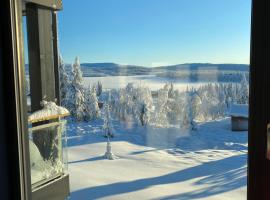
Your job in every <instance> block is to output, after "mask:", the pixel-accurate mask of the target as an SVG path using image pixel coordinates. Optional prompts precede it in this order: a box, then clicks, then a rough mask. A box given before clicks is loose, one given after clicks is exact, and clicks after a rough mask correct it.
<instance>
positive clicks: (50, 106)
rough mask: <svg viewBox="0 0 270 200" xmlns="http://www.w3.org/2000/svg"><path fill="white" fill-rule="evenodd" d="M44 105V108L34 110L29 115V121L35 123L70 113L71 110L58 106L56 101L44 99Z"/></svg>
mask: <svg viewBox="0 0 270 200" xmlns="http://www.w3.org/2000/svg"><path fill="white" fill-rule="evenodd" d="M42 105H43V107H44V108H43V109H41V110H38V111H36V112H33V113H32V114H31V115H30V116H29V117H28V121H29V122H31V123H33V122H38V121H44V120H48V119H53V118H58V117H65V116H68V115H69V111H68V110H67V109H66V108H64V107H61V106H57V105H56V104H55V103H54V102H48V101H42Z"/></svg>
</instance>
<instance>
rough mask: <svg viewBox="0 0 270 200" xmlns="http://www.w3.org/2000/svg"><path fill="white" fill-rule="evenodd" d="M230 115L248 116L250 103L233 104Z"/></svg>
mask: <svg viewBox="0 0 270 200" xmlns="http://www.w3.org/2000/svg"><path fill="white" fill-rule="evenodd" d="M230 115H231V116H234V117H246V118H248V105H247V104H232V105H231V110H230Z"/></svg>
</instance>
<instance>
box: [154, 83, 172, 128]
mask: <svg viewBox="0 0 270 200" xmlns="http://www.w3.org/2000/svg"><path fill="white" fill-rule="evenodd" d="M168 91H169V88H168V85H165V86H164V88H162V89H160V90H158V97H157V104H156V108H155V116H154V118H153V120H154V123H155V125H156V126H159V127H165V126H167V125H168V118H167V114H168V110H169V109H168Z"/></svg>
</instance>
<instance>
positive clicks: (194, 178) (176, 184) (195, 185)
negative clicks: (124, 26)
mask: <svg viewBox="0 0 270 200" xmlns="http://www.w3.org/2000/svg"><path fill="white" fill-rule="evenodd" d="M102 125H103V122H102V121H101V120H95V121H91V122H88V123H87V122H81V123H76V124H75V123H70V124H69V125H68V129H67V130H68V146H69V147H68V158H69V173H70V185H71V199H72V200H81V199H91V200H93V199H109V200H126V199H143V200H146V199H152V200H160V199H162V200H167V199H168V200H171V199H177V200H189V199H207V200H208V199H210V200H211V199H213V200H214V199H215V200H216V199H218V200H229V199H237V200H241V199H246V192H247V191H246V184H247V182H246V178H247V177H246V173H247V171H246V170H247V163H246V159H247V134H234V133H233V132H232V131H231V130H230V120H229V118H225V119H222V120H219V121H211V122H206V123H200V124H198V130H197V131H186V132H184V131H181V130H179V128H177V127H175V128H174V127H171V128H153V127H149V126H146V127H142V126H137V125H136V124H132V123H131V124H127V123H121V122H118V121H113V128H114V136H115V137H114V138H113V139H112V141H111V146H112V149H113V152H114V154H115V155H116V156H117V157H118V159H115V160H107V159H104V157H103V155H104V152H105V151H106V145H107V138H104V137H103V130H102Z"/></svg>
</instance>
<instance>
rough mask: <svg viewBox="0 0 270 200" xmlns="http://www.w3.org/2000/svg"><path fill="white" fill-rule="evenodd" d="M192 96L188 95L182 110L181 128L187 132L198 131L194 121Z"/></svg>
mask: <svg viewBox="0 0 270 200" xmlns="http://www.w3.org/2000/svg"><path fill="white" fill-rule="evenodd" d="M191 102H192V96H189V94H187V97H186V103H185V106H184V107H183V109H182V113H181V120H180V128H182V129H185V130H196V129H197V124H196V122H195V121H194V108H193V105H192V103H191Z"/></svg>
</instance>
